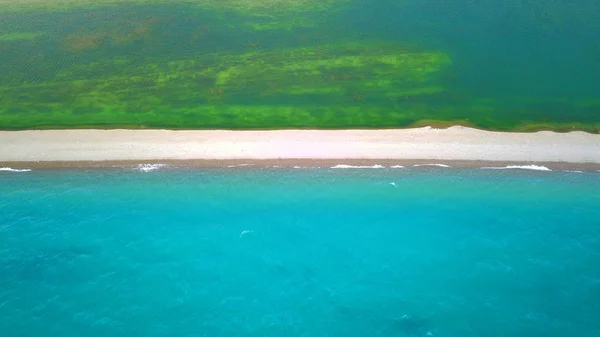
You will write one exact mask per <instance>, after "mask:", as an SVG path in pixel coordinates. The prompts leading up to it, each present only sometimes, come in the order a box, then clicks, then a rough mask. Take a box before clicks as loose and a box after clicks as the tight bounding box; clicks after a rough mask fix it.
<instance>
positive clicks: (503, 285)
mask: <svg viewBox="0 0 600 337" xmlns="http://www.w3.org/2000/svg"><path fill="white" fill-rule="evenodd" d="M391 182H394V183H395V186H394V185H392V184H390V183H391ZM598 191H600V173H567V172H533V171H531V172H530V171H517V170H505V171H496V170H476V169H473V170H467V169H463V170H455V169H381V170H375V169H367V170H340V169H338V170H334V169H306V170H298V169H296V170H292V169H262V170H237V169H229V170H220V169H206V170H198V169H194V170H186V169H175V170H171V169H167V170H159V171H153V172H138V171H134V170H130V169H114V170H88V171H55V172H50V171H46V172H36V171H32V172H25V173H15V172H0V331H2V333H1V335H2V336H3V337H13V336H15V337H16V336H19V337H27V336H90V337H94V336H114V337H119V336H128V337H129V336H145V337H149V336H345V337H346V336H360V337H364V336H413V337H414V336H429V335H433V336H463V337H465V336H528V337H529V336H598V335H600V321H598V317H600V301H599V299H600V267H599V266H600V193H598Z"/></svg>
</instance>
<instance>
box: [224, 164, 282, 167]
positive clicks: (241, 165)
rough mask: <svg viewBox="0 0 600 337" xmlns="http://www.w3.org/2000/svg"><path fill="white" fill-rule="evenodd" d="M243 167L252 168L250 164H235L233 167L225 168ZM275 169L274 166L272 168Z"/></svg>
mask: <svg viewBox="0 0 600 337" xmlns="http://www.w3.org/2000/svg"><path fill="white" fill-rule="evenodd" d="M244 166H252V164H235V165H229V166H227V167H244ZM273 167H275V166H273Z"/></svg>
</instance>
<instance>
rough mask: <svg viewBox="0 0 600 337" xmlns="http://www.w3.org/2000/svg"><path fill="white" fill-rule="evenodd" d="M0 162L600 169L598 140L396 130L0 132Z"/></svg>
mask: <svg viewBox="0 0 600 337" xmlns="http://www.w3.org/2000/svg"><path fill="white" fill-rule="evenodd" d="M0 144H1V146H0V163H2V164H4V165H6V164H10V163H11V162H27V163H32V164H33V163H35V162H38V163H43V162H99V161H146V160H240V159H249V160H283V159H327V160H331V159H361V160H376V159H387V160H391V159H393V160H416V159H422V160H436V161H440V160H442V161H443V160H462V161H485V162H528V163H535V162H563V163H581V164H584V163H587V164H600V135H598V134H589V133H584V132H570V133H554V132H548V131H542V132H535V133H504V132H490V131H482V130H477V129H471V128H466V127H460V126H454V127H450V128H447V129H434V128H430V127H423V128H415V129H400V130H276V131H224V130H189V131H171V130H41V131H2V132H0Z"/></svg>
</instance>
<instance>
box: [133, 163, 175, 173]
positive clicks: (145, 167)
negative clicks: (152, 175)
mask: <svg viewBox="0 0 600 337" xmlns="http://www.w3.org/2000/svg"><path fill="white" fill-rule="evenodd" d="M167 166H168V165H167V164H140V165H138V166H137V167H136V168H135V169H136V170H138V171H141V172H150V171H156V170H160V169H162V168H165V167H167Z"/></svg>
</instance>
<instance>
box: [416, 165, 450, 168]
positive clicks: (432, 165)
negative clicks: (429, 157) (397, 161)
mask: <svg viewBox="0 0 600 337" xmlns="http://www.w3.org/2000/svg"><path fill="white" fill-rule="evenodd" d="M413 166H414V167H419V166H436V167H446V168H448V167H450V165H446V164H416V165H413Z"/></svg>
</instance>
